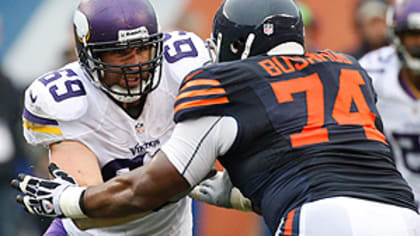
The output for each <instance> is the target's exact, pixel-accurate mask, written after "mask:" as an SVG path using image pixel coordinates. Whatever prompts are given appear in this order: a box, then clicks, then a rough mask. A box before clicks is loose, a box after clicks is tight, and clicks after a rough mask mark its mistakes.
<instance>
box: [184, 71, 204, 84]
mask: <svg viewBox="0 0 420 236" xmlns="http://www.w3.org/2000/svg"><path fill="white" fill-rule="evenodd" d="M201 72H203V70H199V71H196V72H195V73H193V74H191V75H188V76H187V77H185V82H187V81H188V80H190V79H191V78H192V77H194V76H196V75H198V74H200V73H201Z"/></svg>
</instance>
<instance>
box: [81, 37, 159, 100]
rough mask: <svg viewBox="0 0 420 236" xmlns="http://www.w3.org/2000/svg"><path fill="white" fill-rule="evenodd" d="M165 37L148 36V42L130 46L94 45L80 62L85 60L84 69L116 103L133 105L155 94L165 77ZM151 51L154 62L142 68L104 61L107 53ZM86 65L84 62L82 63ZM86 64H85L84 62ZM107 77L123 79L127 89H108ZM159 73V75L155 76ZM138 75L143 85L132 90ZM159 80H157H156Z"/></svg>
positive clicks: (131, 43) (134, 41) (137, 41)
mask: <svg viewBox="0 0 420 236" xmlns="http://www.w3.org/2000/svg"><path fill="white" fill-rule="evenodd" d="M162 44H163V37H162V33H158V34H155V35H151V36H147V37H145V38H141V39H136V40H130V41H126V42H106V43H93V44H91V45H89V44H88V45H87V47H86V50H82V51H81V54H83V55H79V57H80V58H85V60H84V61H85V62H86V63H85V64H84V68H85V69H86V71H87V72H88V74H89V75H90V77H91V78H92V80H93V82H94V84H95V85H96V86H98V87H99V88H101V89H102V90H104V91H105V92H107V93H108V94H110V95H111V96H112V97H113V98H114V99H115V100H117V101H119V102H123V103H131V102H135V101H137V100H139V99H140V98H141V96H143V95H145V94H147V93H149V92H151V91H152V90H154V89H155V88H156V87H157V86H158V84H159V82H160V77H161V71H162V69H161V66H160V65H161V64H162V55H163V54H162V50H163V49H162ZM145 47H148V48H150V60H149V61H146V62H142V63H138V64H126V65H119V64H111V63H106V62H104V61H102V59H101V54H103V53H105V52H112V51H120V50H126V49H133V48H138V49H139V50H141V49H142V48H145ZM81 62H82V60H81ZM82 63H83V62H82ZM105 73H115V74H119V75H123V77H124V81H125V85H126V86H125V88H123V87H121V86H120V85H118V84H115V85H112V86H108V85H107V84H106V83H105V82H104V76H105ZM155 73H158V74H157V75H155ZM133 75H136V77H137V76H138V78H140V83H139V85H137V86H136V87H130V86H129V77H131V76H133ZM154 78H156V80H155V79H154Z"/></svg>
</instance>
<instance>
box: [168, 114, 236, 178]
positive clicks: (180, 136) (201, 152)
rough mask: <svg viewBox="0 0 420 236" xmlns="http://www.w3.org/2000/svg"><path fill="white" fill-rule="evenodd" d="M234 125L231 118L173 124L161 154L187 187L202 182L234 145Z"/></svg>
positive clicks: (202, 119) (204, 119)
mask: <svg viewBox="0 0 420 236" xmlns="http://www.w3.org/2000/svg"><path fill="white" fill-rule="evenodd" d="M237 132H238V125H237V122H236V120H235V119H234V118H232V117H226V116H223V117H220V116H206V117H201V118H197V119H189V120H185V121H183V122H180V123H177V125H176V126H175V130H174V132H173V134H172V136H171V138H170V139H169V141H168V142H166V143H165V144H164V145H163V146H162V151H163V152H164V153H165V154H166V156H167V158H168V159H169V161H170V162H171V163H172V164H173V165H174V166H175V168H176V169H177V170H178V172H179V173H180V174H181V175H182V176H183V177H184V178H185V179H186V180H187V181H188V183H189V184H190V185H191V186H194V185H196V184H197V183H199V181H200V180H202V179H203V178H204V177H205V176H206V174H207V173H208V172H209V171H210V169H211V168H212V166H213V164H214V162H215V161H216V158H217V157H219V156H222V155H224V154H225V153H226V152H227V151H228V150H229V149H230V147H231V146H232V144H233V143H234V141H235V139H236V136H237Z"/></svg>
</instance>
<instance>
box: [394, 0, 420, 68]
mask: <svg viewBox="0 0 420 236" xmlns="http://www.w3.org/2000/svg"><path fill="white" fill-rule="evenodd" d="M387 23H388V27H389V36H390V40H391V43H392V44H393V45H394V46H395V48H396V49H397V52H398V55H399V58H400V61H401V62H402V63H403V64H404V65H405V66H407V68H408V69H410V70H411V71H413V72H416V73H420V47H411V48H408V47H407V46H406V45H404V44H403V40H402V37H404V35H406V34H417V35H420V1H418V0H401V1H396V2H395V4H394V5H393V6H392V7H390V8H389V10H388V15H387Z"/></svg>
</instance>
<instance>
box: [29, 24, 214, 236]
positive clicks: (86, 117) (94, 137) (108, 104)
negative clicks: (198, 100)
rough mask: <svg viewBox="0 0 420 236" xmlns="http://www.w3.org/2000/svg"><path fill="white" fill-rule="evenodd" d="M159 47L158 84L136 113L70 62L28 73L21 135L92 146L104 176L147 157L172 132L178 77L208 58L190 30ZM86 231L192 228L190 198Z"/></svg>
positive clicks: (33, 140)
mask: <svg viewBox="0 0 420 236" xmlns="http://www.w3.org/2000/svg"><path fill="white" fill-rule="evenodd" d="M164 48H165V52H164V60H163V65H162V66H163V67H162V78H161V81H160V84H159V86H158V87H157V88H156V89H155V90H154V91H152V92H151V93H150V94H148V96H147V99H146V102H145V105H144V109H143V112H142V114H141V115H140V116H139V117H138V118H137V119H133V118H131V117H130V116H129V115H128V114H127V113H126V112H125V111H124V110H123V109H122V108H121V107H119V106H118V105H117V104H116V103H115V102H114V101H112V100H111V99H110V98H109V97H108V96H107V95H106V94H105V92H103V91H102V90H101V89H99V88H97V87H95V86H94V85H93V83H91V81H90V80H89V78H87V77H86V75H85V74H84V72H83V71H82V68H81V66H80V65H79V63H77V62H74V63H70V64H68V65H66V66H64V67H63V68H61V69H59V70H57V71H54V72H51V73H47V74H45V75H43V76H42V77H40V78H38V79H37V80H35V81H34V82H33V83H32V84H31V85H30V86H29V88H28V89H27V90H26V93H25V110H24V114H23V122H24V136H25V138H26V141H27V142H28V143H30V144H32V145H42V146H48V145H49V144H52V143H55V142H58V141H61V140H77V141H80V142H81V143H83V144H84V145H86V146H87V147H88V148H89V149H90V150H91V151H92V152H93V153H95V155H96V157H97V159H98V162H99V164H100V167H101V171H102V175H103V178H104V180H107V179H110V178H112V177H113V176H115V175H119V174H123V173H126V172H128V171H130V170H131V169H134V168H136V167H138V166H142V165H143V164H146V163H148V162H149V161H150V160H151V158H152V157H153V155H154V154H155V153H156V152H157V151H158V150H159V149H160V146H161V145H162V144H163V143H164V142H166V141H167V140H168V138H169V137H170V135H171V133H172V131H173V128H174V125H175V124H174V122H173V103H174V100H175V97H176V95H177V92H178V88H179V85H180V83H181V82H182V79H183V77H184V76H185V75H186V74H187V73H188V72H190V71H191V70H193V69H196V68H198V67H201V66H202V65H204V64H206V63H208V62H209V61H210V57H209V52H208V50H207V49H206V48H205V44H204V43H203V41H202V40H201V39H200V38H199V37H198V36H196V35H195V34H193V33H186V32H181V31H175V32H171V33H169V34H165V43H164ZM65 225H66V224H65ZM67 225H68V224H67ZM69 227H70V226H66V229H67V230H70V231H71V229H70V228H69ZM87 232H88V233H85V234H83V235H101V236H102V235H180V236H184V235H192V213H191V201H190V199H189V198H184V199H182V200H180V201H178V202H177V203H176V204H174V205H173V206H170V207H167V208H164V209H161V210H159V211H157V212H156V213H153V214H152V215H149V216H147V217H145V218H142V219H138V220H136V221H133V222H130V223H127V224H123V225H119V226H115V227H108V228H102V229H92V230H88V231H87ZM71 235H72V234H71Z"/></svg>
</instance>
